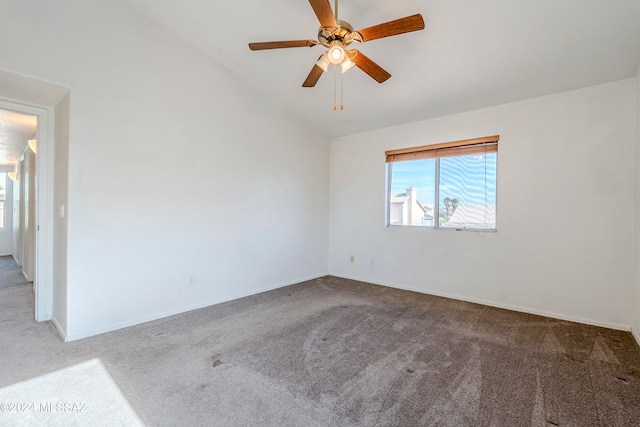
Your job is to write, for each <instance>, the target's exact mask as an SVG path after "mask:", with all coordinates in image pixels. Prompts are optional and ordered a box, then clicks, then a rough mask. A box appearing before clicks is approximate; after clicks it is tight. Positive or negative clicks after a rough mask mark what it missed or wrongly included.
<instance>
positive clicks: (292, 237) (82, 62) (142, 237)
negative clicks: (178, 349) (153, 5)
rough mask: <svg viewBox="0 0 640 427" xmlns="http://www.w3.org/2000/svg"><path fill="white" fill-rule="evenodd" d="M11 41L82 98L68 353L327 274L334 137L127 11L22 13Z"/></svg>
mask: <svg viewBox="0 0 640 427" xmlns="http://www.w3.org/2000/svg"><path fill="white" fill-rule="evenodd" d="M26 26H28V27H29V29H30V30H29V31H24V28H25V27H26ZM15 34H20V37H15ZM0 36H2V37H0V40H5V42H0V68H5V69H8V70H12V71H15V72H19V73H23V74H27V75H31V76H35V77H37V78H41V79H44V80H47V81H52V82H56V83H58V84H61V85H63V86H67V87H70V90H71V92H70V113H69V117H70V127H69V147H68V150H69V165H68V166H69V174H68V202H67V206H66V210H67V212H66V213H67V223H66V226H67V230H68V240H67V245H68V247H67V257H68V258H67V259H68V269H67V271H66V278H67V301H66V303H67V307H66V309H67V310H66V312H67V319H66V323H67V324H66V333H67V335H68V338H69V339H76V338H80V337H83V336H88V335H93V334H96V333H100V332H103V331H107V330H112V329H115V328H119V327H124V326H127V325H130V324H135V323H138V322H142V321H145V320H150V319H153V318H157V317H159V316H164V315H168V314H172V313H176V312H180V311H184V310H187V309H190V308H195V307H199V306H203V305H208V304H212V303H215V302H218V301H222V300H226V299H230V298H234V297H238V296H242V295H246V294H250V293H255V292H258V291H261V290H265V289H269V288H273V287H278V286H281V285H284V284H288V283H292V282H296V281H299V280H302V279H305V278H308V277H316V276H320V275H324V274H326V273H327V252H328V250H327V245H328V242H327V240H328V238H327V235H328V169H329V166H328V141H327V138H326V137H325V136H324V135H320V134H317V133H314V131H312V130H310V129H308V128H306V127H305V126H303V125H301V124H299V123H298V122H297V121H296V120H294V119H292V118H289V117H288V116H287V115H285V114H284V113H281V112H279V111H278V110H277V109H274V107H273V105H271V104H270V103H269V102H268V101H266V100H264V99H262V98H261V97H259V96H258V95H256V94H255V92H254V91H253V90H251V89H250V88H248V87H246V86H244V85H243V84H242V83H240V82H239V81H238V80H237V79H236V78H235V77H234V76H233V75H232V74H231V73H230V72H228V71H227V70H226V69H224V68H222V67H220V66H219V65H217V64H216V63H214V62H213V61H212V60H210V59H208V58H206V57H205V56H203V55H202V54H201V53H200V52H199V51H197V50H195V49H194V48H192V47H191V46H189V45H187V44H185V43H184V42H182V41H181V40H179V39H177V38H176V37H174V36H172V35H171V34H169V33H168V32H166V31H165V30H163V29H161V28H160V27H158V26H156V25H155V24H153V23H151V22H150V21H147V20H146V19H145V18H144V17H142V16H141V15H139V14H138V13H137V12H135V11H133V10H132V9H130V8H129V7H128V6H127V5H125V4H123V3H122V2H119V1H110V2H104V1H99V0H90V1H87V0H66V1H61V2H42V1H37V0H25V1H21V2H12V3H11V4H10V5H8V6H6V7H5V8H4V10H3V13H2V15H0ZM8 40H11V41H10V42H9V41H8ZM58 203H59V202H58ZM56 209H57V207H56ZM190 275H193V276H195V282H196V283H195V285H193V286H189V285H188V284H187V283H188V281H189V276H190Z"/></svg>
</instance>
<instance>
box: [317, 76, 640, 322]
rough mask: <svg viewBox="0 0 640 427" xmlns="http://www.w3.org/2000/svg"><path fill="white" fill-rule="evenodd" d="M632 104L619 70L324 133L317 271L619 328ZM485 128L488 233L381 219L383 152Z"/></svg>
mask: <svg viewBox="0 0 640 427" xmlns="http://www.w3.org/2000/svg"><path fill="white" fill-rule="evenodd" d="M633 111H634V79H628V80H623V81H618V82H613V83H609V84H605V85H601V86H596V87H590V88H585V89H581V90H576V91H572V92H566V93H559V94H555V95H551V96H546V97H541V98H536V99H530V100H526V101H522V102H517V103H512V104H506V105H500V106H497V107H492V108H487V109H483V110H478V111H472V112H468V113H464V114H457V115H452V116H447V117H441V118H437V119H433V120H427V121H422V122H417V123H411V124H407V125H404V126H398V127H393V128H387V129H381V130H378V131H373V132H368V133H362V134H357V135H352V136H347V137H342V138H336V139H334V140H332V142H331V156H330V159H331V174H330V179H331V185H330V194H331V197H330V206H331V212H330V236H331V239H330V248H329V254H330V257H329V271H330V274H334V275H338V276H345V277H351V278H359V279H363V280H367V281H371V282H374V283H379V284H386V285H390V286H395V287H399V288H406V289H412V290H416V291H420V292H426V293H433V294H441V295H448V296H453V297H456V298H461V299H465V300H470V301H478V302H484V303H487V304H490V305H496V306H503V307H510V308H515V309H519V310H523V311H529V312H535V313H542V314H549V315H552V316H555V317H561V318H567V319H572V320H578V321H583V322H587V323H594V324H599V325H604V326H610V327H616V328H623V329H624V328H626V329H629V327H630V326H631V324H632V297H633V291H632V287H631V283H632V282H633V262H634V261H633V246H634V238H633V233H632V232H631V230H633V225H634V213H633V212H634V144H635V142H634V120H635V118H634V113H633ZM496 134H499V135H500V137H501V138H500V146H499V153H498V156H499V160H498V208H497V209H498V210H497V218H498V219H497V221H498V222H497V228H498V231H497V233H480V234H478V233H475V232H465V231H461V232H456V231H453V230H433V229H430V228H422V227H391V228H385V224H384V210H385V188H386V187H385V156H384V152H385V150H389V149H395V148H402V147H413V146H419V145H425V144H432V143H438V142H446V141H455V140H461V139H467V138H474V137H482V136H488V135H496ZM354 194H357V195H358V197H354V196H353V195H354ZM363 213H367V215H363ZM351 254H353V255H355V260H356V262H355V263H350V262H349V255H351Z"/></svg>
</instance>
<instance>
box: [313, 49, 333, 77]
mask: <svg viewBox="0 0 640 427" xmlns="http://www.w3.org/2000/svg"><path fill="white" fill-rule="evenodd" d="M329 64H331V61H329V55H328V54H327V53H323V54H322V56H320V58H318V60H317V61H316V65H317V66H318V67H320V68H321V69H322V71H324V72H325V73H326V72H327V70H328V69H329Z"/></svg>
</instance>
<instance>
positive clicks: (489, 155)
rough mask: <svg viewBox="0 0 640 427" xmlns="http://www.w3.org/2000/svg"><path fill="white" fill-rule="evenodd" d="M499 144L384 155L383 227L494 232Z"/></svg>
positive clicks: (469, 143) (489, 140) (471, 142)
mask: <svg viewBox="0 0 640 427" xmlns="http://www.w3.org/2000/svg"><path fill="white" fill-rule="evenodd" d="M499 139H500V137H499V136H490V137H485V138H476V139H468V140H464V141H455V142H445V143H442V144H434V145H425V146H422V147H414V148H405V149H400V150H391V151H387V152H386V153H385V155H386V158H387V168H388V175H387V176H388V182H387V185H388V206H387V224H388V225H404V226H422V227H434V228H450V229H456V230H465V229H466V230H495V229H496V172H497V165H498V140H499Z"/></svg>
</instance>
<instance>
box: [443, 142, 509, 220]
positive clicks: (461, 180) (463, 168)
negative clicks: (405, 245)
mask: <svg viewBox="0 0 640 427" xmlns="http://www.w3.org/2000/svg"><path fill="white" fill-rule="evenodd" d="M439 160H440V191H439V201H438V207H439V225H440V227H451V228H480V229H484V228H488V229H492V228H495V227H496V165H497V156H496V153H487V154H477V155H470V156H456V157H444V158H441V159H439Z"/></svg>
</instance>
